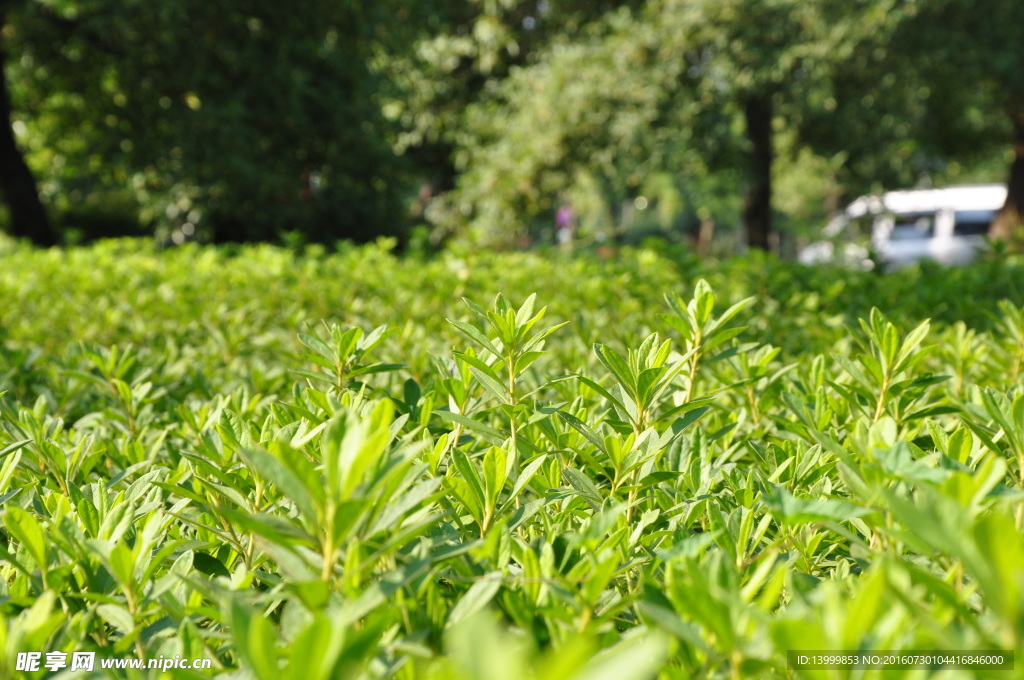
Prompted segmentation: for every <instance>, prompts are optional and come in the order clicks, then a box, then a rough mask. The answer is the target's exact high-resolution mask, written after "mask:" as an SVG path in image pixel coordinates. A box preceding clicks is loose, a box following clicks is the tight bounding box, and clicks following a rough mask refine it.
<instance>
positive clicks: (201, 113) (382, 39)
mask: <svg viewBox="0 0 1024 680" xmlns="http://www.w3.org/2000/svg"><path fill="white" fill-rule="evenodd" d="M1021 7H1022V5H1021V4H1020V3H1019V2H1015V1H1013V0H985V2H983V3H981V4H979V3H978V2H974V1H973V0H972V1H971V2H967V1H966V0H928V1H927V2H925V1H924V0H842V1H837V0H771V1H770V2H764V3H749V2H741V1H739V0H600V1H594V0H590V1H588V2H583V1H581V0H560V1H559V2H550V1H548V0H468V1H467V0H418V1H417V2H410V1H409V0H373V1H372V2H371V1H367V0H339V1H331V2H325V1H320V0H317V1H312V2H305V3H302V4H301V5H296V6H291V5H288V6H284V5H281V4H280V3H269V2H256V3H244V4H243V3H237V2H230V1H228V0H217V1H215V2H214V1H211V0H203V1H201V2H200V1H198V0H182V1H181V2H177V3H175V4H174V6H173V7H167V6H166V3H162V2H158V1H157V0H139V1H137V2H129V3H124V2H115V1H113V0H89V1H88V2H85V1H84V0H13V1H11V2H7V3H4V5H3V6H2V7H0V66H2V68H3V72H4V75H5V78H4V79H2V80H0V193H2V194H3V200H4V202H5V204H6V205H7V207H8V211H7V214H6V215H4V214H0V226H2V227H3V228H5V229H7V230H8V231H10V232H11V233H14V234H17V235H19V236H24V237H29V238H32V239H33V240H34V241H35V242H36V243H37V244H40V245H50V244H51V243H52V242H54V241H55V240H57V237H58V236H61V237H62V238H63V239H64V240H65V242H75V241H76V240H77V239H89V238H93V237H96V236H110V235H123V234H128V233H130V234H139V233H153V232H156V233H157V234H158V235H160V236H162V237H163V238H164V239H165V240H166V239H168V238H170V239H174V240H176V241H182V240H192V239H199V240H212V241H246V240H249V241H251V240H278V241H282V240H288V239H290V240H291V241H303V240H305V241H320V242H325V243H332V242H333V241H334V240H336V239H341V238H345V239H351V240H356V241H365V240H372V239H373V238H375V237H376V236H380V235H386V234H405V233H407V232H408V230H409V228H410V227H411V226H420V227H421V229H420V232H421V233H424V232H425V233H427V234H429V235H431V236H432V237H433V238H434V240H435V242H440V241H442V240H444V239H445V238H447V237H450V236H452V235H455V236H468V237H469V238H471V239H473V240H475V241H477V242H481V241H484V242H492V243H500V244H508V243H510V242H514V241H515V240H516V238H517V237H520V236H523V235H525V234H531V235H532V236H534V237H540V238H548V237H549V234H547V233H545V229H544V228H545V227H546V228H547V229H548V230H550V227H551V222H552V219H551V218H552V213H553V211H554V210H555V209H556V208H557V207H558V206H559V205H560V204H563V203H571V204H573V205H574V206H575V208H576V209H577V212H578V213H579V216H580V220H579V224H580V226H581V232H584V233H589V235H590V236H597V235H603V236H605V237H608V236H609V235H612V234H616V233H618V232H636V231H662V232H667V231H675V232H677V233H678V232H681V231H684V230H689V231H691V232H697V231H698V225H699V224H701V223H703V226H704V228H705V233H706V234H707V233H709V232H708V231H707V230H708V229H709V228H710V226H711V225H712V224H713V223H714V222H717V223H719V224H721V225H723V226H724V227H726V228H728V230H729V232H730V233H731V234H732V235H733V236H742V235H743V234H745V238H746V240H747V242H748V243H749V244H750V245H751V246H754V247H762V248H764V247H774V244H775V237H776V236H777V233H776V232H779V231H782V232H783V233H787V232H788V233H792V232H796V231H799V229H800V228H803V229H806V228H808V227H809V226H810V225H813V226H815V227H817V226H820V224H821V223H822V222H823V221H824V218H825V217H826V216H827V214H828V212H829V210H830V209H834V208H836V207H837V206H838V204H839V203H841V202H842V200H843V199H844V198H852V197H853V196H855V195H857V194H859V193H864V192H865V191H866V190H868V189H872V190H880V189H882V188H885V189H894V188H899V187H906V186H913V185H914V184H916V183H919V182H925V183H927V182H932V183H935V184H943V183H948V182H957V181H965V180H977V179H982V180H986V181H1002V180H1006V179H1007V175H1008V173H1007V166H1008V164H1010V162H1011V161H1012V160H1013V159H1014V158H1016V163H1015V164H1013V165H1011V167H1012V168H1016V169H1015V170H1014V171H1013V173H1011V176H1010V178H1009V185H1010V188H1011V197H1010V198H1011V201H1010V203H1011V205H1009V206H1008V207H1009V208H1013V210H1011V211H1010V212H1008V213H1007V215H1009V214H1010V213H1012V215H1011V216H1014V221H1015V220H1016V217H1015V216H1016V215H1018V213H1019V212H1020V211H1019V210H1018V209H1017V208H1016V207H1015V206H1016V204H1017V203H1021V202H1024V151H1021V152H1019V153H1018V154H1017V156H1014V155H1013V154H1014V148H1019V149H1024V105H1022V104H1021V102H1022V101H1024V84H1022V81H1021V76H1020V74H1021V73H1024V51H1022V50H1021V48H1020V46H1019V44H1020V41H1019V40H1017V33H1018V31H1019V27H1020V26H1021V24H1022V23H1024V11H1022V9H1021ZM964 83H970V87H965V86H964V85H963V84H964ZM1015 145H1016V146H1015ZM23 156H24V160H26V161H27V164H28V165H27V166H26V165H25V163H23V162H22V157H23ZM30 169H31V170H32V171H33V172H34V176H35V178H36V179H37V180H38V182H35V181H34V179H33V172H29V170H30ZM37 184H38V186H36V185H37ZM37 188H38V191H37V190H36V189H37ZM37 194H38V195H40V196H41V197H42V202H40V201H39V200H38V198H37ZM44 203H45V207H46V211H44V210H43V204H44ZM648 206H649V208H648ZM47 212H48V213H49V217H50V222H54V223H55V225H56V229H51V228H49V227H48V226H47V219H46V215H47ZM8 218H9V219H8ZM741 222H742V224H743V225H744V226H745V229H744V230H739V229H735V228H734V227H736V226H737V225H739V224H740V223H741ZM1003 222H1004V224H1003V226H1012V225H1011V224H1009V222H1007V221H1006V220H1003ZM720 231H722V230H720ZM741 231H742V233H741ZM55 232H60V233H59V234H57V233H55ZM627 235H628V234H627ZM1002 235H1003V236H1007V235H1008V231H1007V230H1003V231H1002ZM733 240H734V241H735V240H737V239H735V238H734V239H733ZM739 240H742V238H741V239H739Z"/></svg>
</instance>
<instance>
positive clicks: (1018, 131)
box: [991, 109, 1024, 242]
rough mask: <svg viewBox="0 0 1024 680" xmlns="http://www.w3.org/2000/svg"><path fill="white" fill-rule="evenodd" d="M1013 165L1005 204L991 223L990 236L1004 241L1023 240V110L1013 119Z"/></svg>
mask: <svg viewBox="0 0 1024 680" xmlns="http://www.w3.org/2000/svg"><path fill="white" fill-rule="evenodd" d="M1013 147H1014V156H1013V163H1012V164H1011V165H1010V177H1009V179H1007V181H1006V203H1004V204H1003V207H1002V209H1001V210H1000V211H999V214H998V215H996V219H995V220H994V221H993V222H992V229H991V235H992V237H993V238H1000V239H1003V240H1004V241H1008V242H1013V241H1022V240H1024V230H1022V226H1024V109H1020V110H1018V111H1016V115H1015V116H1014V119H1013Z"/></svg>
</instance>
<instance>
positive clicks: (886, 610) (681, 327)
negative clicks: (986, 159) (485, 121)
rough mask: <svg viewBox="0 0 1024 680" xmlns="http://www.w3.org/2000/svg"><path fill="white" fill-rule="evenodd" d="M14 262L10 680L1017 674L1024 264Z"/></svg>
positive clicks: (6, 273) (139, 255) (213, 258)
mask: <svg viewBox="0 0 1024 680" xmlns="http://www.w3.org/2000/svg"><path fill="white" fill-rule="evenodd" d="M0 261H2V265H3V266H0V299H3V300H4V301H5V304H4V305H3V306H2V307H0V341H2V347H0V391H2V392H4V394H3V396H0V504H2V510H0V516H2V528H0V577H2V578H0V668H2V669H4V670H2V671H0V673H4V674H5V675H4V677H10V676H11V673H13V671H11V670H10V669H11V668H13V664H14V660H15V655H16V653H17V652H23V651H29V650H38V651H51V650H53V651H56V650H61V651H65V652H70V651H75V650H91V651H96V652H98V653H99V655H100V656H103V657H113V656H117V655H130V656H139V657H145V658H155V657H157V656H158V655H161V654H162V655H165V656H167V657H172V656H174V655H176V654H180V655H182V656H184V657H206V658H212V659H214V668H215V672H217V673H225V674H232V677H239V678H259V679H260V680H271V679H276V678H303V679H308V680H312V679H314V678H316V679H319V678H323V679H325V680H326V679H328V678H337V677H384V676H392V675H397V676H398V677H404V678H413V677H436V678H442V677H444V678H450V677H455V678H460V677H461V678H466V679H467V680H468V679H475V678H520V677H539V678H552V679H554V678H566V677H578V678H595V677H597V678H603V677H608V678H613V677H614V678H646V677H663V678H684V677H723V678H724V677H730V678H737V677H750V678H764V677H795V676H800V677H804V676H806V677H826V676H825V675H819V674H815V673H814V672H807V673H806V674H804V673H794V672H793V671H790V670H787V661H786V651H787V650H789V649H928V648H938V649H991V648H1003V649H1014V650H1016V651H1017V653H1018V657H1019V655H1020V653H1021V650H1022V645H1021V640H1022V639H1024V638H1022V633H1024V627H1022V621H1024V590H1022V589H1024V571H1022V565H1024V538H1022V535H1021V528H1022V526H1021V523H1022V514H1024V505H1022V500H1024V499H1022V495H1021V490H1022V488H1024V393H1022V392H1021V380H1022V376H1021V370H1022V367H1024V307H1022V305H1024V296H1022V289H1021V287H1020V286H1021V285H1022V283H1024V278H1022V273H1024V270H1022V264H1021V263H1020V262H1019V261H1010V262H1006V261H1002V262H984V263H981V264H979V265H976V266H974V267H972V268H967V269H958V270H951V271H945V270H938V269H932V268H928V269H926V270H923V271H922V270H917V269H911V270H904V271H900V272H896V273H893V274H889V275H884V276H882V275H878V274H872V273H853V272H849V273H843V272H836V271H825V270H817V269H809V268H804V267H797V266H793V265H788V264H783V263H780V262H778V261H776V260H774V259H771V258H767V257H750V258H747V259H738V260H732V261H728V262H723V263H721V264H719V265H714V266H712V265H708V264H700V263H698V262H696V261H693V260H691V259H689V258H687V257H685V256H684V255H682V254H678V253H676V254H673V253H671V252H669V251H666V249H664V248H662V249H660V250H657V251H656V250H645V249H639V250H627V251H623V252H621V253H620V254H619V257H618V258H616V259H610V260H601V259H598V258H596V257H594V256H590V255H586V254H584V255H580V256H578V257H576V258H568V257H561V256H552V257H550V258H545V257H541V256H538V255H535V254H508V255H482V254H474V253H465V254H461V255H460V254H456V253H449V254H447V255H445V256H443V257H440V258H437V259H430V260H419V259H413V258H409V259H397V258H396V257H394V256H393V255H392V254H390V253H389V251H388V248H387V244H379V245H377V246H372V247H366V248H362V249H348V250H343V251H341V252H337V253H333V254H327V253H325V252H323V251H321V250H317V249H311V250H309V251H307V252H305V253H304V254H296V253H294V252H290V251H285V250H279V249H275V248H271V247H267V246H262V247H246V248H238V249H232V250H228V249H220V250H217V249H209V248H207V249H200V248H197V247H184V248H179V249H173V250H167V251H158V250H154V249H152V248H151V247H149V246H142V245H139V244H137V243H135V242H130V241H123V242H116V241H115V242H104V243H101V244H98V245H96V246H93V247H91V248H88V249H72V250H67V251H49V252H33V251H29V250H27V249H8V250H6V251H4V252H2V253H0ZM501 293H503V294H501ZM463 296H465V298H466V302H463V301H462V300H461V299H460V298H462V297H463ZM506 296H507V297H506ZM545 305H546V307H545ZM873 305H877V307H878V308H879V309H880V310H881V311H879V309H872V306H873ZM929 318H930V319H931V320H932V321H931V322H930V323H929V322H928V321H927V319H929ZM872 673H877V672H873V671H869V672H867V673H866V675H864V677H877V675H876V676H873V675H872ZM914 673H919V671H887V674H886V676H885V677H901V676H903V675H905V676H907V677H910V676H911V675H912V674H914ZM173 674H174V675H175V677H197V676H196V675H194V674H190V673H189V672H185V671H174V672H173ZM44 676H45V673H38V674H36V675H35V677H44ZM74 677H81V674H79V675H75V676H74ZM97 677H101V676H97ZM111 677H113V676H111ZM118 677H123V675H122V676H118ZM134 677H156V673H155V672H153V673H151V674H150V675H146V674H145V673H144V672H139V673H137V674H136V675H135V676H134ZM225 677H227V675H225ZM829 677H831V676H829ZM914 677H920V675H914ZM951 677H953V676H951ZM993 677H1002V676H1001V675H998V674H993Z"/></svg>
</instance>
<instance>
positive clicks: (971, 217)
mask: <svg viewBox="0 0 1024 680" xmlns="http://www.w3.org/2000/svg"><path fill="white" fill-rule="evenodd" d="M995 218H996V213H995V211H994V210H957V211H956V224H955V226H954V227H953V234H954V235H955V236H984V235H985V234H988V230H989V227H991V226H992V220H994V219H995Z"/></svg>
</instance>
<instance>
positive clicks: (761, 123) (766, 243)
mask: <svg viewBox="0 0 1024 680" xmlns="http://www.w3.org/2000/svg"><path fill="white" fill-rule="evenodd" d="M743 115H744V117H745V118H746V123H747V139H748V140H749V141H750V145H751V152H750V153H751V163H750V169H751V175H750V187H749V188H748V189H747V196H746V199H745V201H744V204H743V228H744V230H745V231H746V234H747V246H749V247H750V248H759V249H761V250H770V249H771V247H772V159H773V153H772V98H771V95H770V94H767V95H753V96H751V97H750V98H748V99H747V100H746V101H745V102H744V103H743Z"/></svg>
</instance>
